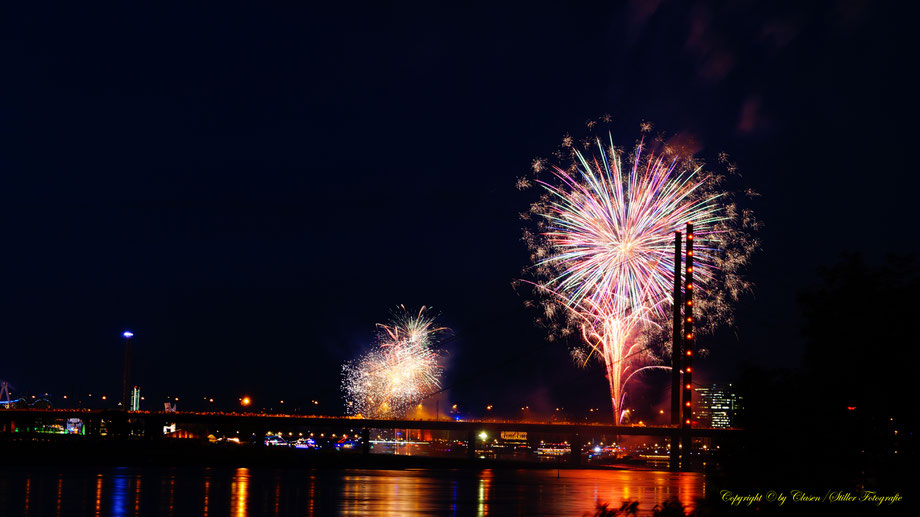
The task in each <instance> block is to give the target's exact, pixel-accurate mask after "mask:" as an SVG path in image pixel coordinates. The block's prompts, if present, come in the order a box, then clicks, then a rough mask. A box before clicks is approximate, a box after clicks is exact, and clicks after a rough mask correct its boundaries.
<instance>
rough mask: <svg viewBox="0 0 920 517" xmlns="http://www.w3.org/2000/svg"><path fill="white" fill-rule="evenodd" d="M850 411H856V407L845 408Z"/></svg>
mask: <svg viewBox="0 0 920 517" xmlns="http://www.w3.org/2000/svg"><path fill="white" fill-rule="evenodd" d="M847 409H849V410H850V411H856V406H847Z"/></svg>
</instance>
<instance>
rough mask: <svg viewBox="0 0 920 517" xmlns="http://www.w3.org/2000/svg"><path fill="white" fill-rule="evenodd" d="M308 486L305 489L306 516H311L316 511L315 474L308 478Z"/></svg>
mask: <svg viewBox="0 0 920 517" xmlns="http://www.w3.org/2000/svg"><path fill="white" fill-rule="evenodd" d="M309 484H310V488H308V489H307V516H308V517H313V514H314V512H316V476H313V475H311V476H310V479H309Z"/></svg>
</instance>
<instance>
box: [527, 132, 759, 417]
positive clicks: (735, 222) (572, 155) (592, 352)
mask: <svg viewBox="0 0 920 517" xmlns="http://www.w3.org/2000/svg"><path fill="white" fill-rule="evenodd" d="M589 127H592V126H589ZM643 130H644V131H645V130H646V129H645V128H643ZM556 158H557V159H558V163H559V164H558V165H548V164H547V163H546V162H545V161H543V160H535V161H534V167H533V169H534V172H535V173H536V177H535V178H534V179H532V180H530V179H527V178H522V179H519V180H518V186H519V187H520V188H529V187H531V186H534V187H538V188H540V189H541V191H542V195H541V197H540V199H539V201H538V202H536V203H534V204H533V205H532V206H531V210H530V211H529V212H528V213H526V214H522V217H523V218H524V219H525V220H528V221H531V223H532V224H534V225H535V231H534V229H526V230H525V232H524V240H525V241H526V242H527V243H528V245H529V247H530V249H531V259H532V262H533V263H532V266H531V267H530V268H529V269H528V271H527V272H528V276H529V277H530V278H529V279H528V281H527V283H529V284H530V285H532V286H533V287H534V288H535V292H536V294H537V301H538V303H540V305H541V307H542V309H543V315H542V316H541V317H540V318H539V321H540V322H541V323H544V324H546V325H547V326H548V327H549V328H550V329H551V333H550V337H551V338H558V337H562V336H568V335H570V334H573V333H574V334H578V335H580V338H581V339H580V341H581V342H582V346H579V347H577V348H576V349H574V350H573V356H574V357H575V358H576V360H578V361H579V362H580V363H581V364H583V365H584V364H587V362H588V360H589V359H590V358H592V357H594V358H597V359H599V360H600V361H601V362H602V363H603V364H604V366H605V369H606V376H607V379H608V383H609V388H610V396H611V406H612V408H613V413H614V420H615V421H616V422H617V423H620V420H621V417H622V415H623V408H624V404H625V403H626V396H627V387H628V384H629V381H630V380H631V379H633V378H634V376H635V375H637V374H640V373H643V372H647V371H650V370H653V369H668V367H666V366H662V365H660V363H661V358H660V357H659V354H662V355H666V354H667V353H669V344H668V341H667V339H666V338H665V336H667V335H668V333H669V329H670V318H669V315H670V308H671V306H672V303H673V300H672V298H673V296H672V286H673V270H674V251H673V250H674V248H673V246H674V232H675V231H678V230H683V229H684V227H685V226H686V224H687V223H688V222H692V223H693V224H694V226H695V227H694V235H695V241H694V242H695V245H694V246H695V248H694V254H695V255H694V262H695V265H694V268H695V270H694V276H695V285H694V291H695V293H694V297H695V298H694V300H695V301H694V303H695V307H696V311H695V312H696V314H697V315H698V316H697V319H698V320H700V321H698V322H697V325H698V326H700V328H702V329H707V328H708V329H712V328H714V327H715V326H718V325H719V324H724V323H727V322H730V319H731V302H733V301H735V300H736V299H737V298H738V296H739V295H740V294H741V293H742V292H744V291H745V290H747V289H748V288H749V285H748V284H747V283H746V282H744V281H743V280H742V279H741V277H740V274H739V272H740V269H741V268H742V266H743V265H744V264H745V263H746V262H747V260H748V258H749V256H750V254H751V252H752V251H753V249H754V248H755V247H756V245H757V243H756V241H755V240H753V239H752V238H751V237H750V236H749V235H748V233H747V230H749V229H752V228H753V227H754V226H755V219H754V218H753V215H752V214H751V213H750V212H749V211H741V212H739V210H738V208H737V207H736V205H735V203H734V202H733V200H732V199H733V198H732V195H731V194H730V193H728V192H727V191H725V190H724V189H722V188H720V185H722V183H723V181H722V180H723V179H724V178H723V177H722V176H719V175H717V174H714V173H711V172H708V171H707V170H706V169H705V168H704V167H703V165H702V164H701V163H699V162H697V161H694V160H693V159H692V157H690V156H686V155H683V154H682V153H681V152H680V149H679V148H678V147H676V146H673V145H668V144H667V143H666V142H664V141H662V140H658V141H653V142H646V141H645V140H640V141H639V142H638V144H637V145H636V147H635V148H634V150H633V151H631V152H629V153H626V152H624V151H623V150H621V149H619V148H617V147H616V146H615V145H614V143H613V139H612V137H610V136H608V138H607V140H606V141H603V140H601V139H600V138H596V139H594V140H593V141H590V140H586V141H582V142H580V143H576V142H575V141H574V140H573V139H572V138H571V137H568V136H567V137H566V139H564V140H563V147H562V149H561V151H560V152H557V153H556ZM541 173H542V176H543V177H541Z"/></svg>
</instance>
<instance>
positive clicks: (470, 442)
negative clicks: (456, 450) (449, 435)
mask: <svg viewBox="0 0 920 517" xmlns="http://www.w3.org/2000/svg"><path fill="white" fill-rule="evenodd" d="M466 443H467V445H466V457H467V458H469V459H471V460H473V459H476V431H474V430H472V429H470V430H469V431H468V432H467V433H466Z"/></svg>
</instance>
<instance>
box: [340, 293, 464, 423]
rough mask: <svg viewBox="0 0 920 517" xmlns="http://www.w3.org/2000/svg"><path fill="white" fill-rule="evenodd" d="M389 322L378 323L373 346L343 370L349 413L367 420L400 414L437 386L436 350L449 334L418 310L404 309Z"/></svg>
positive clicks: (439, 354) (438, 354)
mask: <svg viewBox="0 0 920 517" xmlns="http://www.w3.org/2000/svg"><path fill="white" fill-rule="evenodd" d="M393 316H394V317H393V321H392V322H391V323H390V324H386V325H385V324H378V325H377V327H378V336H377V341H378V342H377V347H376V348H375V349H373V350H371V351H369V352H367V353H365V354H364V355H363V356H361V357H360V358H358V359H357V360H355V361H350V362H348V363H345V365H344V366H343V368H342V373H343V380H342V389H343V391H344V392H345V399H346V409H347V411H348V412H349V413H350V414H353V415H362V416H365V417H369V418H386V417H399V416H403V415H404V414H405V413H406V411H407V410H408V409H409V408H410V407H412V406H414V405H415V404H417V403H418V402H419V401H421V400H422V399H423V398H425V397H426V396H428V395H430V394H431V393H433V392H435V391H437V390H438V389H439V388H440V387H441V381H440V377H441V373H442V372H443V365H442V355H443V354H442V352H441V351H440V350H437V349H436V348H435V347H436V346H437V344H438V340H439V339H440V338H441V337H442V336H444V335H446V334H447V333H448V332H450V331H449V329H447V328H446V327H439V326H437V325H436V324H435V317H434V316H431V315H429V314H428V313H427V309H426V308H425V307H422V308H421V309H420V310H419V311H418V313H417V314H411V313H409V312H408V311H407V310H406V308H405V307H404V306H400V308H399V310H397V311H394V315H393Z"/></svg>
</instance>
